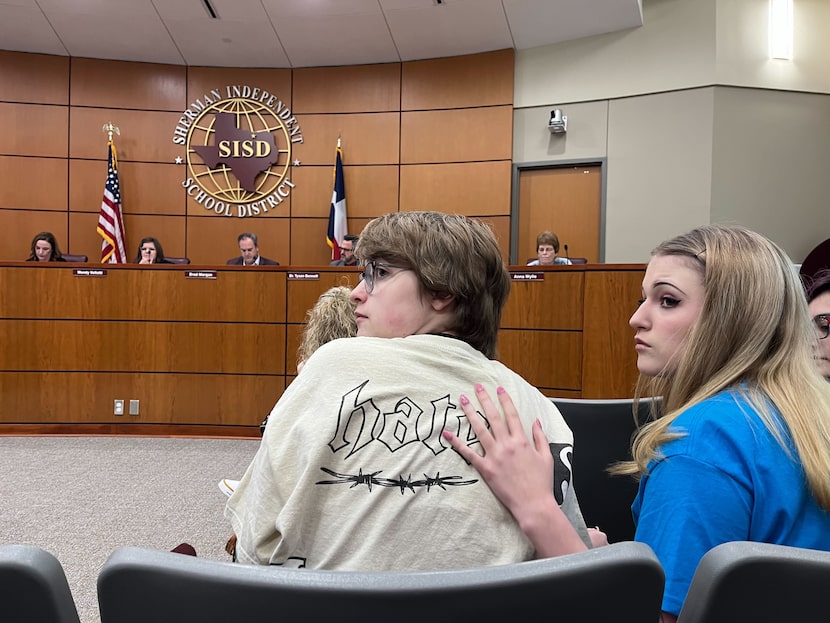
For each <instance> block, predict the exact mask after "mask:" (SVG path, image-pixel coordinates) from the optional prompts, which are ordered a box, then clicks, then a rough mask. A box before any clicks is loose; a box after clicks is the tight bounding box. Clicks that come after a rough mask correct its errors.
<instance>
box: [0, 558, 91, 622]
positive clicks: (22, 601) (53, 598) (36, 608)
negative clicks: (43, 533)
mask: <svg viewBox="0 0 830 623" xmlns="http://www.w3.org/2000/svg"><path fill="white" fill-rule="evenodd" d="M0 604H2V606H1V607H0V608H2V610H0V612H2V615H0V616H2V619H3V620H4V621H25V622H26V623H80V620H79V618H78V610H77V608H76V607H75V601H74V600H73V599H72V593H71V591H70V590H69V584H68V583H67V581H66V575H65V574H64V572H63V567H61V563H60V562H58V559H57V558H55V557H54V556H53V555H52V554H50V553H49V552H46V551H44V550H42V549H40V548H39V547H36V546H34V545H0Z"/></svg>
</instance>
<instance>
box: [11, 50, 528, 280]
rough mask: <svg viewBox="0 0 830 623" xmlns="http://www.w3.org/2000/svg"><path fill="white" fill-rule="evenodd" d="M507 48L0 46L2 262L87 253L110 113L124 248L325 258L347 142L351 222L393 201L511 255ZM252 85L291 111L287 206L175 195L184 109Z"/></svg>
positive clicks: (302, 261) (92, 252)
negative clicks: (320, 51)
mask: <svg viewBox="0 0 830 623" xmlns="http://www.w3.org/2000/svg"><path fill="white" fill-rule="evenodd" d="M513 62H514V55H513V51H512V50H503V51H498V52H491V53H486V54H478V55H472V56H464V57H456V58H447V59H436V60H428V61H416V62H409V63H392V64H384V65H366V66H354V67H325V68H305V69H295V70H290V69H233V68H209V67H182V66H173V65H156V64H147V63H132V62H120V61H104V60H94V59H82V58H72V59H68V58H65V57H55V56H48V55H37V54H25V53H18V52H0V172H2V177H0V261H14V260H20V259H24V258H25V257H27V256H28V253H29V245H30V241H31V239H32V237H33V236H34V234H35V233H37V232H39V231H42V230H48V231H52V232H53V233H55V235H56V236H57V238H58V242H59V244H60V246H61V249H62V250H63V251H65V252H68V253H75V254H84V255H87V256H89V257H90V259H91V260H93V259H94V258H97V257H99V256H100V248H101V239H100V237H99V236H98V234H97V233H96V224H97V218H98V211H99V209H100V205H101V197H102V193H103V184H104V180H105V177H106V155H107V154H106V135H105V134H104V133H102V131H101V128H102V126H103V124H104V123H107V122H110V121H111V122H113V123H114V124H115V125H117V126H119V127H120V129H121V135H120V136H117V137H115V140H116V146H117V148H118V156H119V164H120V167H119V176H120V181H121V186H122V193H123V206H124V220H125V228H126V232H127V240H128V256H129V257H130V258H133V257H134V256H135V252H136V249H137V247H138V242H139V240H141V238H143V237H145V236H155V237H157V238H159V239H160V240H161V242H162V244H163V245H164V250H165V253H166V254H167V255H170V256H187V257H189V258H190V259H191V261H192V262H193V263H196V264H220V263H224V262H225V261H226V260H227V259H228V258H230V257H234V256H236V255H238V249H237V246H236V237H237V235H238V234H239V233H241V232H243V231H253V232H256V233H257V234H258V235H259V238H260V250H261V252H262V253H263V255H265V256H267V257H270V258H273V259H276V260H278V261H279V262H281V263H282V264H283V265H305V266H313V265H326V264H328V261H329V257H330V250H329V248H328V246H327V245H326V243H325V233H326V229H327V221H328V212H329V204H330V200H331V192H332V166H333V163H334V153H335V146H336V143H337V138H338V137H340V138H341V141H342V146H343V151H344V168H345V180H346V197H347V207H348V214H349V230H350V232H352V233H359V231H360V230H361V229H362V227H363V226H364V225H365V223H366V222H368V221H369V220H370V219H371V218H373V217H375V216H378V215H380V214H384V213H387V212H394V211H398V210H419V209H431V210H441V211H445V212H459V213H462V214H467V215H470V216H480V217H482V218H483V219H484V220H485V221H487V222H488V223H490V224H491V225H492V226H493V228H494V230H495V232H496V235H497V236H498V238H499V241H500V243H501V245H502V250H503V253H504V257H505V259H507V258H508V257H509V240H510V236H509V225H510V184H511V158H512V141H513V120H512V117H513V106H512V105H513ZM243 84H247V85H250V86H257V87H260V88H262V89H266V90H268V91H269V92H270V93H273V94H275V95H277V96H278V97H279V99H281V100H282V101H283V102H285V103H286V104H288V105H290V107H291V110H292V113H293V114H294V116H295V117H296V118H297V121H298V123H299V124H300V126H301V128H302V133H303V138H304V142H303V143H302V144H296V145H295V146H294V147H295V149H294V153H293V158H295V159H297V160H299V161H300V163H301V164H300V166H298V167H292V170H291V173H290V176H291V180H292V182H293V183H294V184H295V188H294V190H293V191H292V193H291V197H290V199H289V200H286V201H285V202H283V203H282V204H281V205H280V207H279V208H278V209H277V210H273V211H271V212H269V213H268V214H267V215H263V216H257V217H249V218H245V219H240V218H238V217H235V216H234V217H225V216H218V215H215V214H213V213H212V212H210V211H208V210H206V209H205V208H204V207H202V206H201V205H199V204H198V203H196V202H195V201H194V200H193V199H192V198H188V197H187V195H186V194H185V191H184V188H183V187H182V182H183V181H184V179H185V178H186V177H187V175H186V167H185V166H183V165H176V164H175V159H176V157H177V156H182V157H183V156H184V155H185V153H184V151H185V150H184V147H183V146H179V145H175V144H174V143H173V142H172V136H173V131H174V129H175V127H176V124H177V122H178V120H179V118H180V117H181V115H182V111H184V110H186V109H187V108H188V106H189V105H190V104H191V103H192V102H193V101H194V100H196V99H197V98H201V97H202V96H203V94H204V93H207V92H210V90H211V89H216V88H222V87H224V86H225V85H243Z"/></svg>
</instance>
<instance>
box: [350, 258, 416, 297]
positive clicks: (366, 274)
mask: <svg viewBox="0 0 830 623" xmlns="http://www.w3.org/2000/svg"><path fill="white" fill-rule="evenodd" d="M390 268H399V269H400V270H401V272H403V271H406V270H412V269H411V268H407V267H406V266H395V265H394V264H382V263H381V262H378V261H377V260H372V261H371V262H368V263H367V264H366V266H364V267H363V272H362V273H361V275H360V280H361V281H363V282H364V284H365V287H366V294H371V293H372V290H374V289H375V282H376V281H377V280H378V279H384V278H385V277H388V276H390V273H389V269H390ZM396 274H397V273H396Z"/></svg>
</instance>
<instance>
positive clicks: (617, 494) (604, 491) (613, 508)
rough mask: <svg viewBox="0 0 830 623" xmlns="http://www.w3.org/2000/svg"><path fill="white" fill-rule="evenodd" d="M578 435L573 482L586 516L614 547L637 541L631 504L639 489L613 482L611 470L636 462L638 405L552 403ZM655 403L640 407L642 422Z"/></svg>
mask: <svg viewBox="0 0 830 623" xmlns="http://www.w3.org/2000/svg"><path fill="white" fill-rule="evenodd" d="M551 400H552V401H553V403H554V404H555V405H556V406H557V408H558V409H559V412H560V413H561V414H562V417H563V418H564V419H565V422H566V423H567V425H568V426H569V427H570V429H571V431H573V435H574V455H573V466H572V467H573V482H574V489H575V490H576V497H577V499H578V500H579V507H580V508H581V509H582V516H583V517H584V518H585V523H586V524H587V525H588V526H589V527H594V526H598V527H599V528H600V530H602V531H603V532H605V533H606V534H607V535H608V541H609V542H610V543H617V542H619V541H631V540H633V539H634V520H633V519H632V518H631V503H632V502H633V501H634V498H635V497H636V496H637V489H638V486H639V485H638V483H637V481H636V480H635V479H634V478H633V477H631V476H612V475H611V474H609V473H608V471H607V470H608V467H609V466H611V465H613V464H614V463H617V462H618V461H626V460H629V459H630V458H631V441H632V439H633V437H634V434H635V433H636V432H637V423H635V421H634V415H633V400H632V399H630V398H627V399H621V400H582V399H572V398H551ZM650 409H651V399H648V398H647V399H644V400H641V401H640V406H639V414H638V418H639V422H640V423H644V422H646V421H647V420H648V417H649V412H650Z"/></svg>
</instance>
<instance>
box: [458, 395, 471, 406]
mask: <svg viewBox="0 0 830 623" xmlns="http://www.w3.org/2000/svg"><path fill="white" fill-rule="evenodd" d="M458 399H459V400H460V401H461V404H463V405H468V404H470V399H469V398H467V396H465V395H464V394H461V396H460V397H459V398H458Z"/></svg>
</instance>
